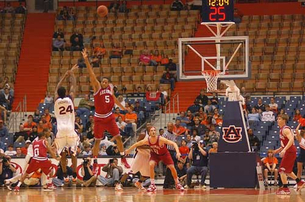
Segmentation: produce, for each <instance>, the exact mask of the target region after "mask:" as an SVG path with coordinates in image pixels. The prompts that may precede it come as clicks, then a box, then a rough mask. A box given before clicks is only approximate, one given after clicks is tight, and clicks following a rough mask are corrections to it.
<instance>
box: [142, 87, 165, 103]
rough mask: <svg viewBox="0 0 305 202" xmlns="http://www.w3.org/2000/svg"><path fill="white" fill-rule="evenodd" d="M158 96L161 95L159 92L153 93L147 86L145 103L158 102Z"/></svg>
mask: <svg viewBox="0 0 305 202" xmlns="http://www.w3.org/2000/svg"><path fill="white" fill-rule="evenodd" d="M160 96H161V93H160V92H159V91H153V90H152V87H151V85H147V87H146V94H145V97H146V100H147V101H158V100H159V99H160Z"/></svg>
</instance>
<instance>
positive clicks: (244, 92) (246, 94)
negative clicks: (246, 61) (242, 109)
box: [240, 86, 250, 98]
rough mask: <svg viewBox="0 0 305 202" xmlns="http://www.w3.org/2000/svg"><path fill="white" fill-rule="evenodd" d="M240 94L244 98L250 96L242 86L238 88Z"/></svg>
mask: <svg viewBox="0 0 305 202" xmlns="http://www.w3.org/2000/svg"><path fill="white" fill-rule="evenodd" d="M240 95H241V96H243V97H244V98H246V97H250V94H249V93H247V91H246V88H245V87H244V86H243V87H241V88H240Z"/></svg>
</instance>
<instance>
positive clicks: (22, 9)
mask: <svg viewBox="0 0 305 202" xmlns="http://www.w3.org/2000/svg"><path fill="white" fill-rule="evenodd" d="M25 12H26V7H25V6H23V4H22V3H19V6H18V7H17V8H16V9H15V13H16V14H25Z"/></svg>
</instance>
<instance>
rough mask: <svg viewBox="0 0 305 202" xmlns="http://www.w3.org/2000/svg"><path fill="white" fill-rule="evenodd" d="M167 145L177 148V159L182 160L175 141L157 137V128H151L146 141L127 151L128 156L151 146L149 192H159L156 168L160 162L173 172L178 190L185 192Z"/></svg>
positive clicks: (134, 145)
mask: <svg viewBox="0 0 305 202" xmlns="http://www.w3.org/2000/svg"><path fill="white" fill-rule="evenodd" d="M167 144H168V145H172V146H174V147H175V150H176V156H177V159H180V156H181V154H180V152H179V148H178V145H177V144H176V143H175V142H173V141H170V140H168V139H166V138H164V137H161V136H159V135H157V134H156V128H155V127H152V128H150V131H149V137H148V138H145V139H144V140H141V141H139V142H137V143H135V144H133V145H132V146H131V147H130V148H129V149H127V150H126V151H125V153H126V154H129V153H130V152H131V151H132V150H133V149H135V148H137V147H139V146H142V145H149V146H150V159H149V172H150V181H151V185H150V186H149V188H148V189H147V191H148V192H154V191H156V190H157V188H156V185H155V166H156V165H158V163H159V162H160V161H162V162H163V163H164V164H165V165H166V166H167V167H168V168H169V169H170V170H171V173H172V176H173V178H174V180H175V183H176V189H178V190H180V191H183V190H184V188H183V187H182V185H181V184H180V182H179V178H178V175H177V171H176V169H175V166H174V161H173V159H172V157H171V155H170V153H169V151H168V150H167V147H166V145H167Z"/></svg>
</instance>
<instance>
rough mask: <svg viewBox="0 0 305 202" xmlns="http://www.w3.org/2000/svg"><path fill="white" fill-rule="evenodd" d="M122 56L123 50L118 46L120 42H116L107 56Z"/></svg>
mask: <svg viewBox="0 0 305 202" xmlns="http://www.w3.org/2000/svg"><path fill="white" fill-rule="evenodd" d="M122 57H123V50H122V48H121V47H120V44H119V43H116V44H115V45H114V46H113V48H112V50H111V52H110V57H109V58H110V59H112V58H122Z"/></svg>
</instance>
